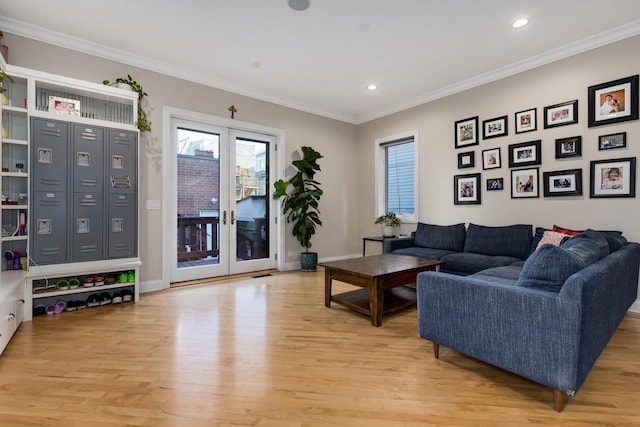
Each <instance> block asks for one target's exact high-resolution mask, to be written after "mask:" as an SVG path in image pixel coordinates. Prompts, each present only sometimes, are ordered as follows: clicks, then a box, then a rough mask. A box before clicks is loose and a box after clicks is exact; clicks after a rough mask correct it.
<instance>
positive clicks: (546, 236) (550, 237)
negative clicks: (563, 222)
mask: <svg viewBox="0 0 640 427" xmlns="http://www.w3.org/2000/svg"><path fill="white" fill-rule="evenodd" d="M567 237H569V238H570V237H571V236H567V235H566V234H563V233H557V232H555V231H550V230H545V232H544V233H543V234H542V238H541V239H540V241H539V242H538V244H537V246H536V249H538V248H539V247H540V246H542V245H544V244H546V243H550V244H552V245H553V246H560V243H562V240H563V239H565V238H567Z"/></svg>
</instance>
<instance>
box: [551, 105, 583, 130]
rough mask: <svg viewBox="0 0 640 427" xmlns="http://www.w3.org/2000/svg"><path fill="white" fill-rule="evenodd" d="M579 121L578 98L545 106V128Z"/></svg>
mask: <svg viewBox="0 0 640 427" xmlns="http://www.w3.org/2000/svg"><path fill="white" fill-rule="evenodd" d="M573 123H578V100H577V99H574V100H573V101H567V102H563V103H562V104H556V105H549V106H548V107H544V128H545V129H548V128H553V127H556V126H565V125H570V124H573Z"/></svg>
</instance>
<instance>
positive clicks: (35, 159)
mask: <svg viewBox="0 0 640 427" xmlns="http://www.w3.org/2000/svg"><path fill="white" fill-rule="evenodd" d="M31 140H32V143H31V147H32V148H31V150H32V151H31V159H32V161H31V163H32V165H33V167H32V168H31V182H32V191H67V173H68V158H69V154H68V145H69V143H68V141H69V125H68V123H66V122H60V121H57V120H46V119H38V118H33V119H32V121H31Z"/></svg>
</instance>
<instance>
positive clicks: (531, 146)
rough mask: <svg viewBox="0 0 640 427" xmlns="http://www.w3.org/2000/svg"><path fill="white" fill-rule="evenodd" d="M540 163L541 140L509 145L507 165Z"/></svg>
mask: <svg viewBox="0 0 640 427" xmlns="http://www.w3.org/2000/svg"><path fill="white" fill-rule="evenodd" d="M541 163H542V141H541V140H539V139H538V140H536V141H529V142H522V143H520V144H510V145H509V167H510V168H516V167H521V166H533V165H539V164H541Z"/></svg>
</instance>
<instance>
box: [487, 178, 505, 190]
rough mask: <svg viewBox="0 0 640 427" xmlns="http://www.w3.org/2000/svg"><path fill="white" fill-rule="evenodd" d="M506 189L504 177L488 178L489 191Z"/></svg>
mask: <svg viewBox="0 0 640 427" xmlns="http://www.w3.org/2000/svg"><path fill="white" fill-rule="evenodd" d="M503 189H504V178H489V179H487V191H498V190H503Z"/></svg>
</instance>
